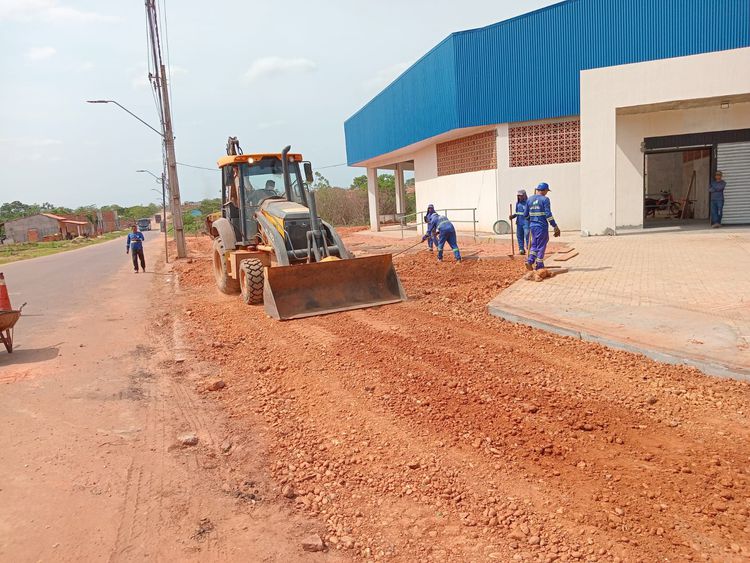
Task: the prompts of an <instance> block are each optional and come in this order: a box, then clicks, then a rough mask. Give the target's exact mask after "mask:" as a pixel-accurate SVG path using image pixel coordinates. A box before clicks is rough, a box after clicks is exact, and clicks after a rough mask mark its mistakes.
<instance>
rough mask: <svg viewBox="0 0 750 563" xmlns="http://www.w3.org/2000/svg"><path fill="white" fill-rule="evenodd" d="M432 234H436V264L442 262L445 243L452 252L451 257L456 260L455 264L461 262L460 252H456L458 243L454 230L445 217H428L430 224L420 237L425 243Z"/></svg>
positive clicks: (437, 215) (435, 214)
mask: <svg viewBox="0 0 750 563" xmlns="http://www.w3.org/2000/svg"><path fill="white" fill-rule="evenodd" d="M433 233H437V234H438V243H437V247H438V254H437V259H438V262H442V261H443V247H444V246H445V243H446V242H447V243H448V245H449V246H450V247H451V249H452V250H453V256H455V258H456V262H460V261H461V252H460V251H459V250H458V242H457V241H456V229H455V227H454V226H453V223H451V222H450V221H449V220H448V218H447V217H445V216H443V215H439V214H437V213H433V214H432V215H430V222H429V223H428V225H427V234H426V235H425V236H423V237H422V240H423V241H425V240H427V239H428V237H430V236H434V235H433Z"/></svg>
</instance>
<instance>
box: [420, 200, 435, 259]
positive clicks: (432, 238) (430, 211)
mask: <svg viewBox="0 0 750 563" xmlns="http://www.w3.org/2000/svg"><path fill="white" fill-rule="evenodd" d="M433 213H435V206H434V205H432V204H430V205H428V206H427V213H425V214H424V222H425V223H427V224H428V225H429V224H430V217H432V215H433ZM427 234H428V235H429V237H427V246H428V247H429V249H430V252H433V250H432V247H433V246H437V243H438V240H437V237H436V236H435V233H430V232H428V233H427ZM422 240H424V239H422Z"/></svg>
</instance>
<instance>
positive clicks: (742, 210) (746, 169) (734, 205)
mask: <svg viewBox="0 0 750 563" xmlns="http://www.w3.org/2000/svg"><path fill="white" fill-rule="evenodd" d="M717 157H718V158H717V168H718V169H719V170H721V171H722V172H723V173H724V180H725V181H726V183H727V187H726V190H724V217H723V218H722V221H721V222H722V223H723V224H724V225H746V224H750V143H728V144H720V145H719V146H718V155H717Z"/></svg>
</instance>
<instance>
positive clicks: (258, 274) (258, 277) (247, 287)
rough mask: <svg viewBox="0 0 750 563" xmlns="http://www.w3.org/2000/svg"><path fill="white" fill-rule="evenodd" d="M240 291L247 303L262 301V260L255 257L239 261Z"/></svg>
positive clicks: (253, 303) (259, 302) (252, 303)
mask: <svg viewBox="0 0 750 563" xmlns="http://www.w3.org/2000/svg"><path fill="white" fill-rule="evenodd" d="M240 293H241V294H242V300H243V301H244V302H245V303H247V304H248V305H260V304H261V303H263V262H261V261H260V260H258V259H257V258H249V259H247V260H243V261H242V262H240Z"/></svg>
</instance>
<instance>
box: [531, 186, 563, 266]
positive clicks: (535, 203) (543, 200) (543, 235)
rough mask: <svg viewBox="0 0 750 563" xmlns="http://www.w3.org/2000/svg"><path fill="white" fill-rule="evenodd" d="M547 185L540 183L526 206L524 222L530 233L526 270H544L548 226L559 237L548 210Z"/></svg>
mask: <svg viewBox="0 0 750 563" xmlns="http://www.w3.org/2000/svg"><path fill="white" fill-rule="evenodd" d="M549 191H550V189H549V185H548V184H547V183H546V182H542V183H541V184H539V185H538V186H537V187H536V193H535V194H534V195H533V196H531V197H530V198H529V200H528V204H527V206H526V220H527V223H528V225H529V229H530V231H531V246H530V248H529V258H528V259H527V261H526V269H527V270H531V269H533V268H534V267H535V266H536V269H537V270H542V269H544V253H545V251H546V250H547V243H548V242H549V226H548V222H549V225H552V228H554V229H555V236H556V237H559V236H560V228H559V227H558V226H557V223H556V222H555V218H554V217H553V216H552V210H551V209H550V203H549V198H548V197H547V193H549Z"/></svg>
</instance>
